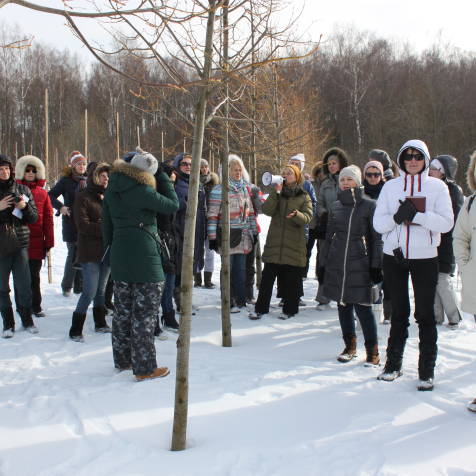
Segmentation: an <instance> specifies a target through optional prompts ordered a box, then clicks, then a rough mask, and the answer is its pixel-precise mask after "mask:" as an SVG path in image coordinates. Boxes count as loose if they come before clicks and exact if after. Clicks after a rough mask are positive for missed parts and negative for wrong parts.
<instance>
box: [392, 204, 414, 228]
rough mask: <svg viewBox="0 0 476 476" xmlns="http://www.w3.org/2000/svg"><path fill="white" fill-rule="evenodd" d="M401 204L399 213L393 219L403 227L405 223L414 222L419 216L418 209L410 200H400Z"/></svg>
mask: <svg viewBox="0 0 476 476" xmlns="http://www.w3.org/2000/svg"><path fill="white" fill-rule="evenodd" d="M399 202H400V206H399V207H398V210H397V213H395V215H393V219H394V220H395V223H396V224H397V225H401V224H402V223H403V222H404V221H412V220H413V218H414V217H415V215H416V214H417V209H416V208H415V205H413V203H412V202H411V201H410V200H408V199H405V201H404V202H402V201H401V200H399Z"/></svg>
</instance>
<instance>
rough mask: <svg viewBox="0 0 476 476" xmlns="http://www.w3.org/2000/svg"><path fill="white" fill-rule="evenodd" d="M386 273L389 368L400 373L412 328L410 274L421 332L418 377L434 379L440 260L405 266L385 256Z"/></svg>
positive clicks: (384, 269) (416, 315) (411, 262)
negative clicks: (389, 314)
mask: <svg viewBox="0 0 476 476" xmlns="http://www.w3.org/2000/svg"><path fill="white" fill-rule="evenodd" d="M383 256H384V258H383V273H384V275H385V283H386V286H387V287H388V288H389V289H390V290H391V293H390V299H391V301H392V320H391V325H390V336H389V338H388V346H387V364H386V369H387V370H390V371H393V370H400V368H401V366H402V358H403V350H404V348H405V342H406V340H407V337H408V326H409V325H410V322H409V317H410V299H409V295H408V275H409V274H410V276H411V279H412V284H413V292H414V299H415V321H416V322H417V324H418V331H419V340H420V343H419V349H420V356H419V359H418V374H419V377H420V378H421V379H428V378H433V374H434V368H435V362H436V355H437V351H438V348H437V345H436V341H437V339H438V333H437V330H436V320H435V313H434V307H433V304H434V302H435V291H436V284H437V282H438V258H429V259H411V260H407V261H406V265H401V264H398V263H397V262H396V261H395V258H394V257H393V256H390V255H387V254H384V255H383Z"/></svg>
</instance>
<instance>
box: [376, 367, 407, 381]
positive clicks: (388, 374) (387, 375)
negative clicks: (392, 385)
mask: <svg viewBox="0 0 476 476" xmlns="http://www.w3.org/2000/svg"><path fill="white" fill-rule="evenodd" d="M402 375H403V372H402V371H401V370H391V369H389V368H387V365H386V364H385V367H384V369H383V372H382V373H381V374H380V375H378V376H377V380H384V381H385V382H393V381H394V380H395V379H397V378H398V377H401V376H402Z"/></svg>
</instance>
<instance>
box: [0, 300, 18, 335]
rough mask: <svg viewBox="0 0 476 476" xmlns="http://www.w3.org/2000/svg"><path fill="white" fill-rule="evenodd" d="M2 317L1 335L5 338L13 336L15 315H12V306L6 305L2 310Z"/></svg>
mask: <svg viewBox="0 0 476 476" xmlns="http://www.w3.org/2000/svg"><path fill="white" fill-rule="evenodd" d="M2 319H3V335H2V337H4V338H5V339H9V338H10V337H13V333H14V332H15V317H14V316H13V308H12V307H11V306H10V307H7V308H6V309H3V310H2Z"/></svg>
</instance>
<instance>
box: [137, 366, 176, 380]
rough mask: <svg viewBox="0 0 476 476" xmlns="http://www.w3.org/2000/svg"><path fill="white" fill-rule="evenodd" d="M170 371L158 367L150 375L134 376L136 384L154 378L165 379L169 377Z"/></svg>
mask: <svg viewBox="0 0 476 476" xmlns="http://www.w3.org/2000/svg"><path fill="white" fill-rule="evenodd" d="M169 373H170V370H169V369H168V368H167V367H158V368H156V369H155V370H154V371H153V372H152V373H151V374H148V375H136V376H135V377H136V381H137V382H143V381H144V380H151V379H154V378H161V377H166V376H167V375H169Z"/></svg>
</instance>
